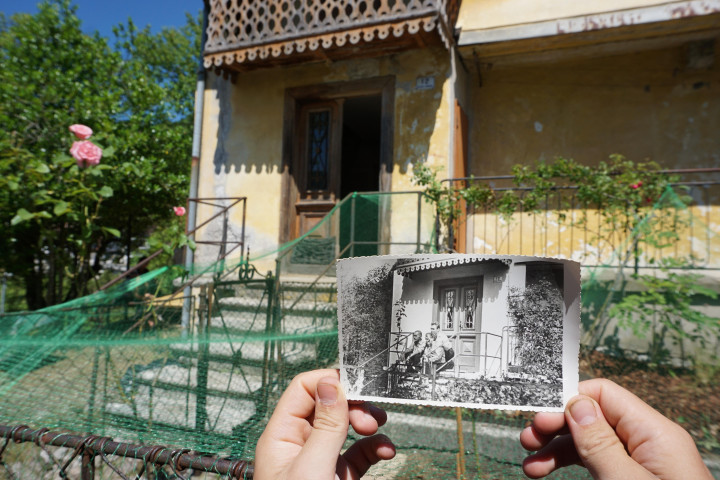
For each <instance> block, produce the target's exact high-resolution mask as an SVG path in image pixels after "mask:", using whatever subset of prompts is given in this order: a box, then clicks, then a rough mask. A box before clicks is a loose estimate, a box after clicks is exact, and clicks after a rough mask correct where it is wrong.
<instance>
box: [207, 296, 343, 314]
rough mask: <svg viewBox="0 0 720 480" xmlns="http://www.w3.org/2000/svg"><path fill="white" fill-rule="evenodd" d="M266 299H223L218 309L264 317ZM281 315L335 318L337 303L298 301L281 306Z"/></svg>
mask: <svg viewBox="0 0 720 480" xmlns="http://www.w3.org/2000/svg"><path fill="white" fill-rule="evenodd" d="M267 300H268V299H267V298H262V299H258V298H253V297H248V296H234V297H223V298H220V299H219V300H218V303H219V304H220V307H219V308H222V309H223V310H224V311H235V312H253V313H257V314H258V315H266V313H267V305H268V301H267ZM281 309H282V312H283V313H289V314H292V315H296V316H336V315H337V303H329V302H313V301H302V300H301V301H298V302H294V301H292V302H284V303H283V304H282V306H281Z"/></svg>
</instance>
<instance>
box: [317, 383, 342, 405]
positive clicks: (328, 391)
mask: <svg viewBox="0 0 720 480" xmlns="http://www.w3.org/2000/svg"><path fill="white" fill-rule="evenodd" d="M317 391H318V397H319V400H320V403H322V404H323V405H335V402H337V397H338V391H337V387H336V386H335V385H330V384H328V383H319V384H318V386H317Z"/></svg>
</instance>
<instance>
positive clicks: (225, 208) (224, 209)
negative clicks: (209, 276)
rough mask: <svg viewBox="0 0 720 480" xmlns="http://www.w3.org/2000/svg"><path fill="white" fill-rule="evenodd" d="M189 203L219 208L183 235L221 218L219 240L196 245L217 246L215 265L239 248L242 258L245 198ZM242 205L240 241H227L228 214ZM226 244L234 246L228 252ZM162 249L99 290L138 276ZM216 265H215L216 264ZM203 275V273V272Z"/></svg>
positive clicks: (205, 199)
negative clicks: (223, 203)
mask: <svg viewBox="0 0 720 480" xmlns="http://www.w3.org/2000/svg"><path fill="white" fill-rule="evenodd" d="M218 201H230V204H228V205H222V204H217V203H213V202H218ZM190 202H197V203H200V204H205V205H211V206H214V207H218V208H220V210H219V211H218V212H215V214H213V215H212V216H210V217H208V218H207V219H206V220H205V221H204V222H202V223H201V224H200V225H198V226H196V227H195V228H194V229H193V230H191V231H189V232H186V233H185V235H187V236H188V237H190V236H194V235H195V234H196V233H197V232H198V231H199V230H200V229H201V228H203V227H205V226H207V225H209V224H210V223H211V222H213V221H214V220H216V219H218V218H222V236H221V240H219V241H217V240H200V241H197V240H196V241H195V243H196V244H201V245H202V244H207V245H218V246H219V251H218V259H217V263H220V264H222V262H223V261H224V260H225V258H227V256H228V255H230V254H231V253H232V252H234V251H235V250H237V249H238V248H240V257H242V256H243V254H244V252H245V216H246V211H247V197H223V198H188V203H190ZM239 203H242V233H241V238H240V240H228V239H227V232H228V213H229V211H230V209H231V208H233V207H235V206H236V205H237V204H239ZM228 244H234V246H233V247H232V248H231V249H230V250H228V249H227V245H228ZM163 251H164V250H163V249H162V248H160V249H158V250H156V251H154V252H153V253H151V254H150V255H148V256H147V257H146V258H144V259H143V260H141V261H140V262H138V263H137V264H136V265H135V266H133V267H132V268H130V269H128V270H127V271H125V272H123V273H122V274H121V275H118V276H117V277H115V278H113V279H112V280H110V281H109V282H107V283H106V284H105V285H103V286H102V287H100V290H107V289H108V288H110V287H112V286H113V285H116V284H118V283H120V282H121V281H123V280H126V279H128V278H132V277H133V276H136V275H138V274H139V273H140V272H142V271H143V270H144V269H146V268H147V266H148V265H149V264H150V262H151V261H152V260H153V259H155V258H156V257H157V256H158V255H160V254H161V253H163ZM217 263H216V264H217ZM203 273H205V272H203ZM193 280H194V278H193V279H192V280H190V281H189V282H186V283H185V284H183V286H182V287H181V288H180V289H179V290H178V291H177V292H176V294H177V293H179V292H180V291H182V289H183V288H184V287H185V286H186V285H188V284H191V283H192V281H193Z"/></svg>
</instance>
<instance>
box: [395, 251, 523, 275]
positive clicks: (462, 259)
mask: <svg viewBox="0 0 720 480" xmlns="http://www.w3.org/2000/svg"><path fill="white" fill-rule="evenodd" d="M474 264H476V265H477V264H495V265H499V266H500V265H501V266H503V267H509V266H510V265H511V264H512V259H511V258H508V257H492V256H479V255H463V256H457V257H450V258H441V259H435V258H425V259H418V260H414V261H412V262H409V263H405V264H403V265H398V266H397V267H395V272H397V274H398V275H402V276H403V277H410V276H411V275H412V274H413V273H417V272H423V271H428V270H441V269H446V268H453V267H461V266H463V265H474Z"/></svg>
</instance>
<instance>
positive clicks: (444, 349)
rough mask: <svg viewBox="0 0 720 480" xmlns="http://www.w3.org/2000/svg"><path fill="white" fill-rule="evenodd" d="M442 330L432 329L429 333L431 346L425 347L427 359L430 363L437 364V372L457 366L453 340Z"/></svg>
mask: <svg viewBox="0 0 720 480" xmlns="http://www.w3.org/2000/svg"><path fill="white" fill-rule="evenodd" d="M441 333H442V332H439V331H438V330H431V331H430V333H429V334H428V335H429V336H430V342H431V343H430V348H429V349H428V348H426V349H425V359H426V360H427V362H428V363H430V364H432V365H435V369H436V370H435V373H440V372H442V371H443V370H449V369H451V368H453V367H454V366H455V362H454V360H453V359H454V358H455V350H454V349H453V346H452V342H451V341H450V339H449V338H448V337H447V336H446V335H445V334H442V337H441V336H440V334H441Z"/></svg>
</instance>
